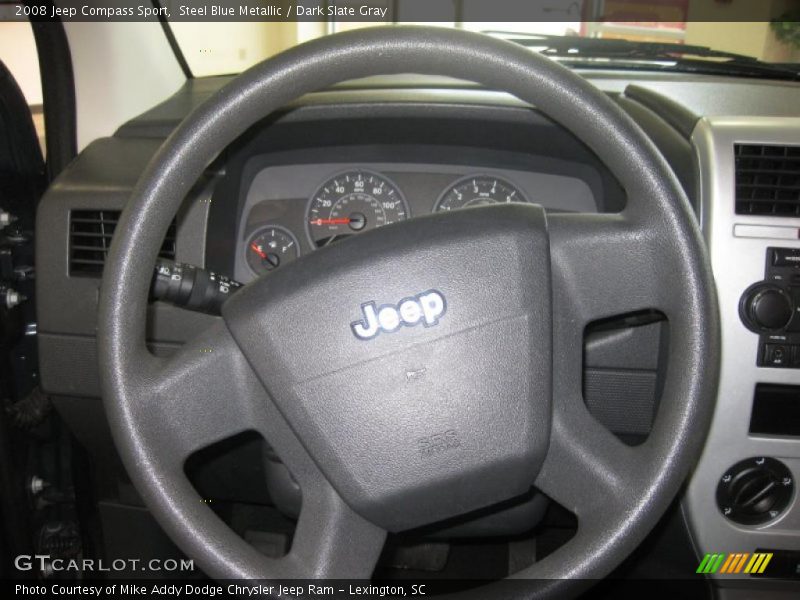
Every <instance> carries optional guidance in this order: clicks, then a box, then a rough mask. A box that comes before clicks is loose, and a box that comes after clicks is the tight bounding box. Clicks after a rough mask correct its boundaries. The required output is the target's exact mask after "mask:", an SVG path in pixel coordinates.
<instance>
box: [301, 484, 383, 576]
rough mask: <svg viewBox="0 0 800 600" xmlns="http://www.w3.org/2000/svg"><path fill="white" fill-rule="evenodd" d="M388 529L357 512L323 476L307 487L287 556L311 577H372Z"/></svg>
mask: <svg viewBox="0 0 800 600" xmlns="http://www.w3.org/2000/svg"><path fill="white" fill-rule="evenodd" d="M385 540H386V531H385V530H384V529H382V528H380V527H378V526H377V525H374V524H372V523H370V522H369V521H367V520H366V519H364V518H363V517H361V516H360V515H358V514H356V513H355V512H354V511H353V509H351V508H350V507H349V506H348V505H347V504H346V503H345V502H344V500H342V498H341V497H340V496H339V494H338V493H337V492H336V490H335V489H333V487H332V486H331V485H330V484H329V483H328V482H327V481H325V480H324V478H322V476H321V475H320V478H319V479H318V480H317V482H316V484H315V485H311V486H306V489H304V490H303V507H302V510H301V512H300V518H299V520H298V522H297V528H296V530H295V534H294V540H293V542H292V549H291V551H290V553H289V555H288V556H287V557H286V559H285V560H286V562H287V567H288V568H289V570H290V572H291V573H293V574H296V576H298V577H302V578H307V579H369V578H370V577H371V576H372V571H373V569H374V568H375V564H376V563H377V561H378V557H379V556H380V553H381V551H382V550H383V544H384V541H385Z"/></svg>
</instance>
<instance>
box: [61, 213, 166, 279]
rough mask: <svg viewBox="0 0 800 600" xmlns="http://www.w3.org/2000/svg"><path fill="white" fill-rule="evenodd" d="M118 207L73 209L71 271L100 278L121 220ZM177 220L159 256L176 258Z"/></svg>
mask: <svg viewBox="0 0 800 600" xmlns="http://www.w3.org/2000/svg"><path fill="white" fill-rule="evenodd" d="M119 216H120V211H118V210H73V211H72V212H71V213H70V219H69V274H70V275H89V276H96V277H99V276H100V275H101V274H102V273H103V265H104V264H105V261H106V256H107V255H108V249H109V248H110V247H111V236H113V235H114V229H115V228H116V226H117V222H118V221H119ZM175 238H176V226H175V221H173V222H172V224H171V225H170V227H169V230H168V231H167V235H166V237H165V238H164V244H163V245H162V246H161V252H160V253H159V256H160V257H162V258H168V259H170V260H175Z"/></svg>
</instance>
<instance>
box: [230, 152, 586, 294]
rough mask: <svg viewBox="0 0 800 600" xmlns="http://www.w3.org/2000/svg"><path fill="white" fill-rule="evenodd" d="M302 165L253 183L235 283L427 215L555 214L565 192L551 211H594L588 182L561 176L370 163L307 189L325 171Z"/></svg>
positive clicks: (331, 172)
mask: <svg viewBox="0 0 800 600" xmlns="http://www.w3.org/2000/svg"><path fill="white" fill-rule="evenodd" d="M379 166H383V165H379ZM302 167H303V165H293V166H280V167H269V168H266V169H264V170H263V171H262V172H261V173H259V174H258V175H257V176H256V177H255V178H254V180H253V182H252V184H251V186H250V189H249V192H248V194H247V198H246V199H245V210H244V213H243V215H242V220H241V223H240V228H239V230H240V235H239V238H240V244H241V246H242V250H241V251H240V252H239V254H238V256H237V259H236V277H237V278H238V279H239V280H240V281H245V282H246V281H249V280H250V279H253V278H255V277H259V276H261V275H264V274H266V273H269V272H271V271H273V270H274V269H277V268H280V267H281V266H283V265H286V264H288V263H290V262H292V261H294V260H296V259H297V258H299V257H300V256H301V255H302V254H305V253H307V252H311V251H313V250H315V249H317V248H322V247H324V246H327V245H330V244H335V243H337V242H339V241H341V240H344V239H346V238H348V237H351V236H354V235H358V234H360V233H362V232H364V231H369V230H371V229H376V228H380V227H383V226H384V225H388V224H390V223H396V222H399V221H404V220H406V219H410V218H412V217H415V216H420V215H424V214H430V213H435V212H443V211H451V210H462V209H467V208H470V207H474V206H482V205H487V204H497V203H508V202H520V203H531V202H536V203H538V204H542V205H544V206H545V207H547V205H548V202H549V203H550V204H551V208H553V201H554V198H555V199H558V198H559V197H560V198H562V199H563V198H566V197H567V196H566V195H565V194H569V198H570V199H571V200H570V201H566V203H567V204H568V206H555V208H559V209H563V210H589V211H595V210H596V205H595V203H594V199H593V196H592V192H591V190H590V189H589V188H588V186H587V185H586V183H585V182H583V181H582V180H580V179H578V178H575V177H569V176H564V175H552V174H547V173H530V172H523V171H520V172H518V173H516V175H517V177H516V178H515V177H514V175H515V172H512V171H509V170H499V169H485V170H470V171H469V172H467V173H464V172H463V171H464V170H466V169H464V168H461V169H457V168H445V167H440V168H439V169H440V171H441V172H438V171H437V170H435V169H433V168H431V167H429V166H425V167H423V166H417V167H416V168H414V166H413V165H411V166H406V167H405V168H402V167H397V166H394V165H392V166H388V167H389V168H376V167H375V166H372V165H371V166H370V167H366V166H364V167H362V166H351V167H349V168H333V167H329V169H328V172H327V173H326V174H325V175H323V176H322V177H319V178H318V179H317V182H316V183H313V184H312V183H311V176H310V175H311V174H312V173H313V172H315V171H316V172H320V173H324V172H325V168H324V166H323V165H316V166H314V167H309V168H307V169H303V168H302ZM459 171H460V172H459ZM498 171H502V172H498ZM517 179H519V180H523V184H521V183H519V182H518V181H517ZM303 190H305V194H303ZM532 190H536V191H538V192H539V195H534V194H532V193H531V191H532ZM554 192H562V193H561V194H558V193H554Z"/></svg>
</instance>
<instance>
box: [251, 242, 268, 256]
mask: <svg viewBox="0 0 800 600" xmlns="http://www.w3.org/2000/svg"><path fill="white" fill-rule="evenodd" d="M250 247H251V248H252V249H253V252H255V253H256V254H258V255H259V256H260V257H261V258H263V259H264V260H266V259H267V253H266V252H264V251H263V250H262V249H261V248H259V247H258V246H256V244H255V242H253V243H252V244H250Z"/></svg>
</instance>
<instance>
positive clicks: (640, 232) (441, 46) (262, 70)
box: [98, 27, 719, 597]
mask: <svg viewBox="0 0 800 600" xmlns="http://www.w3.org/2000/svg"><path fill="white" fill-rule="evenodd" d="M408 72H414V73H421V74H434V75H446V76H452V77H456V78H461V79H466V80H471V81H475V82H478V83H480V84H483V85H485V86H486V87H488V88H491V89H497V90H503V91H507V92H509V93H511V94H513V95H515V96H517V97H518V98H520V99H522V100H524V101H526V102H529V103H531V104H532V105H534V106H536V107H537V109H539V110H541V111H542V112H543V113H545V114H546V115H548V116H549V117H551V118H552V119H554V120H555V121H557V122H558V123H560V124H562V125H563V126H564V127H566V128H567V129H569V130H570V131H572V133H574V134H575V135H576V136H577V137H578V138H579V139H581V140H582V141H583V142H584V143H586V144H587V145H588V146H589V147H590V148H591V149H592V150H593V151H594V152H596V153H597V154H598V155H599V156H600V157H601V158H602V159H603V161H604V162H605V164H606V165H607V166H608V167H609V168H610V170H611V171H612V172H613V174H614V175H615V176H616V177H617V178H618V179H619V181H620V182H621V184H622V185H623V187H624V188H625V190H626V192H627V194H628V204H627V207H626V209H625V210H624V211H623V212H622V213H620V214H615V215H607V214H601V215H583V214H571V215H562V214H552V215H548V217H547V235H548V238H549V253H550V266H549V269H550V271H551V273H550V275H551V282H550V285H551V289H552V298H549V299H548V302H549V301H552V307H553V312H552V329H551V332H552V365H551V366H552V429H551V433H550V438H549V446H548V448H547V456H546V457H545V458H544V460H543V463H542V465H541V469H540V470H539V471H538V473H535V474H534V475H535V481H534V483H535V485H536V486H537V487H538V488H539V489H541V490H542V491H544V492H545V493H546V494H548V495H549V496H550V497H552V498H553V499H555V500H556V501H558V502H559V503H561V504H562V505H564V506H565V507H566V508H568V509H570V510H571V511H572V512H574V513H575V514H576V516H577V517H578V520H579V527H578V532H577V534H576V536H575V537H574V538H573V539H572V540H570V542H568V543H567V544H565V545H564V546H563V547H561V548H560V549H559V550H557V551H556V552H554V553H553V554H552V555H550V556H548V557H547V558H545V559H544V560H541V561H539V562H537V563H536V564H534V565H533V566H532V567H530V568H528V569H525V570H523V571H522V572H520V573H517V574H516V575H515V577H522V578H530V579H535V580H537V581H538V583H537V584H536V585H533V586H532V587H531V596H537V597H539V596H541V597H544V596H551V595H556V594H558V595H562V594H564V593H566V592H577V591H579V590H580V589H581V588H582V587H584V586H585V585H587V581H588V580H591V579H598V578H602V577H603V576H605V575H607V574H608V573H609V572H610V571H611V570H612V569H613V568H614V567H616V566H617V565H618V564H619V563H620V562H621V561H622V560H623V559H624V558H625V557H626V556H628V555H629V554H630V553H631V552H632V551H633V550H634V549H635V548H636V547H637V545H638V544H639V543H640V542H641V541H642V540H643V538H644V536H645V535H646V534H647V533H648V532H649V530H650V529H651V528H652V527H653V526H654V525H655V523H656V521H657V520H658V519H659V517H660V516H661V515H662V514H663V512H664V510H665V509H666V507H667V506H668V504H669V503H670V502H671V500H672V499H673V498H674V497H675V495H676V493H677V492H678V490H679V487H680V485H681V483H682V482H683V481H684V479H685V478H686V476H687V474H688V472H689V469H690V468H691V466H692V464H693V462H694V460H695V459H696V458H697V456H698V455H699V452H700V450H701V448H702V444H703V441H704V438H705V433H706V431H707V428H708V425H709V422H710V418H711V413H712V408H713V398H714V392H715V386H716V381H717V375H718V370H719V316H718V312H717V302H716V296H715V291H714V286H713V279H712V275H711V270H710V265H709V262H708V259H707V256H706V252H705V249H704V245H703V242H702V239H701V236H700V232H699V229H698V227H697V224H696V222H695V219H694V217H693V215H692V211H691V208H690V206H689V203H688V201H687V200H686V198H685V195H684V193H683V191H682V190H681V188H680V185H679V184H678V182H677V180H676V178H675V176H674V175H673V173H672V172H671V170H670V168H669V166H668V165H667V163H666V162H665V161H664V159H663V157H662V156H661V155H660V154H659V152H658V151H657V149H656V148H655V147H654V146H653V144H652V143H651V142H650V140H649V139H648V138H647V137H646V136H645V134H644V133H643V132H642V131H641V130H640V129H639V128H638V126H637V125H636V124H635V123H633V121H632V120H631V119H630V118H629V117H627V115H625V114H624V113H623V112H622V111H621V110H620V109H619V108H618V107H617V106H616V105H615V104H614V103H613V102H612V101H611V100H610V99H609V98H608V97H607V96H606V95H605V94H603V93H601V92H600V91H599V90H597V89H596V88H595V87H593V86H592V85H591V84H589V83H588V82H586V81H585V80H584V79H582V78H581V77H579V76H577V75H575V74H573V73H572V72H570V71H569V70H568V69H566V68H564V67H562V66H561V65H559V64H557V63H555V62H553V61H551V60H549V59H547V58H544V57H542V56H540V55H538V54H536V53H534V52H531V51H530V50H528V49H525V48H523V47H521V46H518V45H515V44H512V43H509V42H505V41H501V40H497V39H492V38H489V37H486V36H482V35H478V34H472V33H466V32H463V31H457V30H444V29H439V28H424V27H390V28H374V29H366V30H360V31H356V32H349V33H344V34H338V35H334V36H329V37H326V38H323V39H319V40H315V41H313V42H310V43H308V44H304V45H301V46H298V47H296V48H293V49H291V50H289V51H287V52H285V53H283V54H280V55H278V56H276V57H274V58H272V59H270V60H268V61H265V62H263V63H261V64H259V65H256V66H255V67H253V68H252V69H250V70H248V71H246V72H245V73H243V74H241V75H240V76H239V77H237V78H236V79H234V80H233V81H232V82H231V83H229V84H228V85H227V86H225V87H224V88H223V89H222V90H220V91H219V92H217V93H216V94H215V95H214V96H212V97H211V98H210V99H209V100H208V101H206V102H205V103H204V104H202V105H201V106H199V107H197V108H196V109H195V110H194V111H193V112H192V113H191V114H190V115H189V116H188V117H187V118H186V119H185V120H184V121H183V122H182V123H181V125H180V126H179V127H178V128H177V129H176V130H175V131H174V132H173V133H172V135H171V136H170V137H169V138H168V139H167V140H166V142H165V143H164V144H163V146H162V147H161V149H160V150H159V151H158V153H157V154H156V156H155V157H154V158H153V159H152V161H151V163H150V164H149V165H148V167H147V168H146V170H145V171H144V173H143V174H142V176H141V178H140V180H139V182H138V184H137V185H136V187H135V189H134V191H133V194H132V197H131V199H130V201H129V202H128V204H127V206H126V208H125V211H124V212H123V215H122V218H121V220H120V223H119V226H118V227H117V230H116V233H115V236H114V240H113V244H112V248H111V251H110V253H109V257H108V261H107V263H106V267H105V274H104V279H103V286H102V292H101V302H100V313H99V332H98V337H99V347H100V352H99V355H100V374H101V379H102V390H103V397H104V402H105V407H106V412H107V415H108V418H109V422H110V425H111V429H112V433H113V435H114V440H115V442H116V444H117V447H118V449H119V452H120V455H121V457H122V459H123V461H124V463H125V466H126V468H127V470H128V472H129V474H130V476H131V478H132V480H133V482H134V484H135V485H136V487H137V489H138V490H139V491H140V493H141V494H142V496H143V498H144V500H145V502H146V504H147V506H148V507H149V509H150V510H151V511H152V512H153V514H154V515H155V517H156V518H157V519H158V521H159V522H160V524H161V525H162V526H163V527H164V529H165V530H166V531H167V532H168V534H169V535H170V536H171V537H172V538H173V540H175V541H176V543H177V544H178V546H179V547H181V548H182V549H183V550H184V551H185V552H186V553H187V554H188V555H189V556H191V557H193V558H195V560H196V561H197V562H198V564H200V565H201V566H202V567H203V569H204V570H205V571H206V572H207V573H208V574H209V575H211V576H213V577H217V578H237V577H250V578H285V577H299V576H310V577H315V576H316V577H333V576H352V577H369V575H370V572H371V568H372V566H373V565H374V561H375V560H376V559H377V553H379V552H380V548H381V546H382V544H383V540H384V536H385V530H384V528H383V527H381V526H379V525H376V524H375V523H373V522H371V521H370V520H368V519H365V518H364V517H363V516H361V515H360V514H359V513H358V511H355V510H353V508H352V507H351V506H350V505H349V504H348V503H347V502H345V501H344V500H343V498H342V494H341V493H340V492H341V489H339V488H337V489H334V487H335V486H331V485H330V483H329V482H328V481H327V478H326V477H325V475H324V474H323V473H322V471H321V469H320V466H319V460H314V457H312V455H311V454H310V453H309V450H308V448H307V445H306V444H303V443H302V442H301V441H300V440H299V439H298V436H297V435H296V432H295V431H293V429H292V427H288V426H287V423H286V415H285V414H284V412H285V411H281V410H279V409H278V408H277V407H276V405H275V403H274V402H273V401H272V398H271V397H270V394H268V393H267V392H266V391H265V389H264V384H265V382H264V381H263V377H259V376H258V375H257V373H256V372H255V371H257V369H256V370H254V368H253V365H252V364H251V363H252V361H248V360H247V359H246V358H245V356H244V355H243V353H242V351H241V350H240V348H239V346H241V341H242V340H241V339H240V336H239V335H238V334H236V328H235V327H233V328H229V327H228V325H226V324H224V323H219V324H218V325H215V326H214V327H212V328H211V329H210V330H209V331H207V332H205V333H204V334H203V335H201V336H200V337H199V338H198V339H196V340H194V341H192V342H190V343H188V344H187V345H186V347H184V348H183V349H182V350H181V351H180V352H179V353H178V354H177V356H175V357H172V358H170V359H167V360H163V359H158V358H156V357H154V356H153V355H151V354H150V353H149V352H148V350H147V347H146V343H145V320H146V309H147V292H148V287H149V283H150V276H151V271H152V269H151V266H152V264H154V262H155V260H156V256H157V253H158V248H159V246H160V245H161V240H162V239H163V237H164V234H165V233H166V229H167V226H168V224H169V223H170V222H171V220H172V218H173V216H174V215H175V213H176V212H177V210H178V208H179V206H180V204H181V202H182V200H183V199H184V198H185V196H186V194H187V193H188V191H189V189H190V187H191V186H192V185H193V183H194V182H195V181H196V180H197V179H198V177H199V176H200V175H201V174H202V171H203V169H204V168H205V167H206V166H207V165H208V164H209V163H210V162H211V161H212V160H213V159H214V158H215V157H216V155H217V154H218V153H219V152H220V151H221V150H222V149H223V148H224V147H225V146H227V145H228V144H229V143H231V142H233V141H234V140H235V139H236V138H237V137H238V136H240V135H241V134H243V133H244V132H245V131H246V130H247V129H248V128H249V127H251V126H252V125H254V124H255V123H257V122H258V121H259V120H260V119H262V118H263V117H265V116H266V115H268V114H269V113H271V112H273V111H274V110H276V109H279V108H280V107H282V106H285V105H286V104H287V103H289V102H290V101H292V100H294V99H295V98H297V97H299V96H301V95H303V94H305V93H308V92H312V91H315V90H318V89H321V88H325V87H327V86H330V85H332V84H335V83H338V82H340V81H343V80H346V79H353V78H358V77H365V76H370V75H377V74H393V73H408ZM477 210H483V209H477ZM486 214H489V213H488V212H487V213H486ZM497 214H498V215H499V214H500V212H498V213H497ZM381 233H382V232H377V234H376V235H380V234H381ZM315 254H316V253H315ZM309 259H310V260H316V259H313V255H312V256H310V257H309ZM256 284H258V282H256ZM645 309H657V310H659V311H661V312H663V313H664V314H665V315H666V316H667V318H668V320H669V327H670V330H669V331H670V345H669V354H668V361H669V362H668V364H669V367H668V371H667V377H666V381H665V384H664V387H663V393H662V399H661V402H660V406H659V411H658V415H657V417H656V420H655V422H654V425H653V430H652V432H651V434H650V436H649V438H648V440H647V441H646V442H645V443H644V444H642V445H641V446H638V447H635V448H632V447H628V446H625V445H624V444H622V443H621V442H620V441H619V440H617V439H616V438H615V437H614V436H613V435H611V434H610V433H609V432H608V431H606V430H605V429H604V428H603V427H602V426H600V425H599V424H598V423H597V422H596V421H595V420H594V419H593V418H592V417H591V416H590V415H589V413H588V412H587V410H586V408H585V405H584V404H583V400H582V390H581V378H582V375H581V365H582V343H583V331H584V328H585V326H586V324H587V323H589V322H591V321H593V320H596V319H600V318H604V317H609V316H612V315H617V314H623V313H628V312H635V311H639V310H645ZM231 331H233V332H234V334H235V335H232V334H231ZM208 349H213V352H208V351H206V350H208ZM548 402H549V399H548ZM245 430H257V431H260V432H261V433H263V434H264V436H265V437H266V438H267V439H268V440H269V442H270V443H271V444H272V445H273V446H274V447H275V448H276V449H277V450H278V451H279V454H280V455H281V456H282V458H283V459H284V461H285V462H286V463H287V467H288V468H289V469H290V471H291V472H292V473H293V475H294V476H295V477H296V478H297V480H298V482H299V483H300V486H301V488H303V513H301V516H300V520H299V523H298V529H297V532H296V534H295V542H294V544H293V547H292V551H291V552H290V554H289V555H288V556H287V557H286V558H285V559H281V560H279V561H270V560H267V559H265V558H264V557H263V556H261V555H260V554H258V553H257V552H256V551H255V550H254V549H252V548H251V547H249V546H248V545H247V544H246V543H245V542H244V541H242V540H241V539H240V538H238V537H237V536H236V535H234V534H233V533H232V532H231V531H230V530H228V529H227V527H225V526H224V524H222V522H221V521H219V519H217V517H216V516H215V515H214V514H213V513H212V512H211V510H210V509H209V508H208V507H207V506H205V505H203V504H201V503H200V502H199V499H198V496H197V494H196V493H195V492H194V490H193V489H192V487H191V485H190V484H189V483H188V481H187V480H186V477H185V475H184V474H183V461H184V460H185V458H186V457H187V456H188V455H189V454H190V453H191V452H192V451H194V450H196V449H199V448H201V447H203V446H204V445H207V444H209V443H212V442H214V441H216V440H218V439H222V438H224V437H226V436H228V435H231V434H234V433H237V432H239V431H245ZM343 540H349V542H350V543H348V545H347V550H346V551H341V550H340V547H339V546H337V544H340V543H343ZM484 597H485V592H484Z"/></svg>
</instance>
